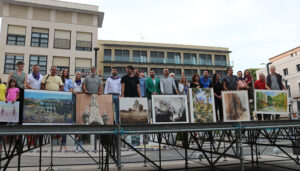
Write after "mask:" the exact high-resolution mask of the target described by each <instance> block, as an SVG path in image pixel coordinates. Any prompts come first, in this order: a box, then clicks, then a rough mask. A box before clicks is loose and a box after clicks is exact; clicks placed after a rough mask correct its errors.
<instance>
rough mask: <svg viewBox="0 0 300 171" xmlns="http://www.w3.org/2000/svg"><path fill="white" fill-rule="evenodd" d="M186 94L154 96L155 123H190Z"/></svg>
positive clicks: (153, 113)
mask: <svg viewBox="0 0 300 171" xmlns="http://www.w3.org/2000/svg"><path fill="white" fill-rule="evenodd" d="M188 113H189V112H188V105H187V97H186V95H154V96H152V115H153V117H152V118H153V123H161V124H162V123H166V124H167V123H188V122H189V117H188Z"/></svg>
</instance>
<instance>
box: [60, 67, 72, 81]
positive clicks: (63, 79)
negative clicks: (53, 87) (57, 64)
mask: <svg viewBox="0 0 300 171" xmlns="http://www.w3.org/2000/svg"><path fill="white" fill-rule="evenodd" d="M65 71H67V76H66V78H67V79H69V78H70V74H69V71H68V70H67V69H63V70H62V71H61V76H60V77H61V80H62V82H63V83H64V84H65V81H66V80H65V77H64V72H65Z"/></svg>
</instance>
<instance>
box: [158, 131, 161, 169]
mask: <svg viewBox="0 0 300 171" xmlns="http://www.w3.org/2000/svg"><path fill="white" fill-rule="evenodd" d="M158 145H159V146H158V147H159V148H158V149H159V151H158V153H159V154H158V155H159V156H158V158H159V170H161V134H160V133H159V134H158Z"/></svg>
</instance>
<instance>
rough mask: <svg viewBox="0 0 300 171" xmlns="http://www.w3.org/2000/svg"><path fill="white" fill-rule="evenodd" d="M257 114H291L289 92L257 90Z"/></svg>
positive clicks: (255, 96) (255, 97) (255, 94)
mask: <svg viewBox="0 0 300 171" xmlns="http://www.w3.org/2000/svg"><path fill="white" fill-rule="evenodd" d="M254 101H255V113H263V114H286V115H287V114H289V108H288V91H282V90H255V93H254Z"/></svg>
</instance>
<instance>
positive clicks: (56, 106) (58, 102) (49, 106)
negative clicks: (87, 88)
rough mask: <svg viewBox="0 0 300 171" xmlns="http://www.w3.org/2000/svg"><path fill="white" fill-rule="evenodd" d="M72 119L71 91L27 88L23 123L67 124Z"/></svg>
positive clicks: (70, 122)
mask: <svg viewBox="0 0 300 171" xmlns="http://www.w3.org/2000/svg"><path fill="white" fill-rule="evenodd" d="M72 121H73V101H72V93H71V92H61V91H43V90H28V89H26V90H25V92H24V114H23V124H30V125H41V124H44V125H66V124H72Z"/></svg>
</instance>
